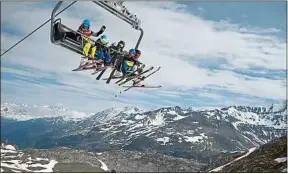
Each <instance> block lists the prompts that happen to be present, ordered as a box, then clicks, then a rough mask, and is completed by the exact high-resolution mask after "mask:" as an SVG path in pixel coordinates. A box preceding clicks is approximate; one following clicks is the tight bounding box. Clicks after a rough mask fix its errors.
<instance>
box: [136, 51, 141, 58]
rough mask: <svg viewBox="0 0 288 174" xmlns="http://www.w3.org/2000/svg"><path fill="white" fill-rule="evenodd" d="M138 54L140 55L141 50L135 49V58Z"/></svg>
mask: <svg viewBox="0 0 288 174" xmlns="http://www.w3.org/2000/svg"><path fill="white" fill-rule="evenodd" d="M140 56H141V51H140V50H138V49H137V50H136V53H135V58H136V59H138V58H139V57H140Z"/></svg>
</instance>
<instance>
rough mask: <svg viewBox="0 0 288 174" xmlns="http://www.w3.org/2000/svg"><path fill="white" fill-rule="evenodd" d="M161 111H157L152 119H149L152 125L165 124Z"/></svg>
mask: <svg viewBox="0 0 288 174" xmlns="http://www.w3.org/2000/svg"><path fill="white" fill-rule="evenodd" d="M163 115H164V114H163V113H159V112H158V113H157V114H156V116H155V118H154V119H151V120H150V121H151V124H152V125H154V126H160V125H164V124H165V120H164V116H163Z"/></svg>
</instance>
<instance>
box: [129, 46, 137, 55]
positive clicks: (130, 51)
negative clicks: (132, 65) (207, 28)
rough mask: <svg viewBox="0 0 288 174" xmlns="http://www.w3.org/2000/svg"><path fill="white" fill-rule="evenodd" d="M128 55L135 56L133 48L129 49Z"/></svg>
mask: <svg viewBox="0 0 288 174" xmlns="http://www.w3.org/2000/svg"><path fill="white" fill-rule="evenodd" d="M129 54H131V55H132V56H135V54H136V50H135V49H134V48H132V49H130V50H129Z"/></svg>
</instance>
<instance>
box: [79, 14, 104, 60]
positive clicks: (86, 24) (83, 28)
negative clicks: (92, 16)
mask: <svg viewBox="0 0 288 174" xmlns="http://www.w3.org/2000/svg"><path fill="white" fill-rule="evenodd" d="M105 29H106V26H104V25H103V26H102V27H101V29H100V30H99V31H98V32H96V33H95V32H93V31H91V30H90V20H89V19H85V20H84V21H83V23H82V24H81V25H80V26H79V28H78V30H77V31H78V32H80V33H82V34H83V35H84V37H83V41H84V43H83V44H85V45H84V47H83V55H84V56H86V57H88V54H89V50H90V47H91V43H90V41H91V40H90V36H94V37H98V36H100V35H101V34H102V33H104V31H105ZM76 39H77V41H79V42H80V41H81V35H79V34H78V36H77V37H76ZM95 53H96V47H95V46H93V47H92V49H91V53H90V58H92V59H93V58H94V55H95Z"/></svg>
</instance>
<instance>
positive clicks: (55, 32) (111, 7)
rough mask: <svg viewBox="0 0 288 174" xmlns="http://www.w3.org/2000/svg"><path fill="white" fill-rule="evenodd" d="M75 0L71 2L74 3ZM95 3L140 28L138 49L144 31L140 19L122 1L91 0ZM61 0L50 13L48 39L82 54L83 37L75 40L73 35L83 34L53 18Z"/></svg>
mask: <svg viewBox="0 0 288 174" xmlns="http://www.w3.org/2000/svg"><path fill="white" fill-rule="evenodd" d="M75 2H76V1H74V2H72V3H75ZM92 2H94V3H95V4H97V5H99V6H100V7H102V8H104V9H105V10H107V11H108V12H110V13H112V14H113V15H115V16H117V17H119V18H120V19H122V20H123V21H125V22H127V23H128V24H130V25H131V26H132V28H134V29H136V30H140V32H141V34H140V36H139V39H138V41H137V43H136V46H135V49H138V47H139V45H140V42H141V40H142V37H143V34H144V31H143V29H142V28H141V27H140V23H141V21H140V20H139V19H138V18H137V17H136V15H134V14H132V13H130V12H128V10H127V9H126V7H124V6H123V4H122V3H123V1H122V3H113V2H108V1H92ZM62 3H63V1H59V2H58V3H57V4H56V6H55V7H54V9H53V11H52V14H51V28H50V40H51V42H52V43H53V44H55V45H60V46H62V47H64V48H67V49H69V50H71V51H74V52H76V53H78V54H80V55H82V50H83V46H84V44H83V39H82V40H81V41H80V42H79V41H77V40H76V39H75V38H74V36H76V35H77V34H78V35H81V36H82V37H81V38H83V34H82V33H80V32H77V31H75V30H73V29H71V28H69V27H67V26H65V25H64V24H62V21H61V18H57V19H55V14H56V12H57V10H58V9H59V8H60V6H61V5H62ZM90 40H91V41H92V42H95V40H93V39H90Z"/></svg>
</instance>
